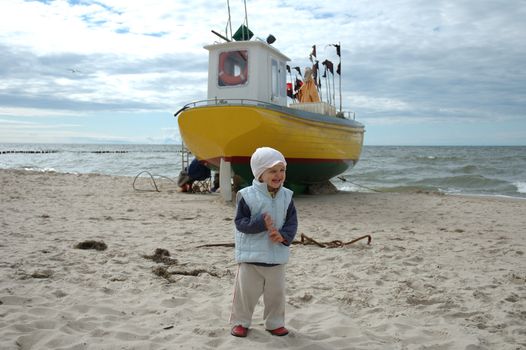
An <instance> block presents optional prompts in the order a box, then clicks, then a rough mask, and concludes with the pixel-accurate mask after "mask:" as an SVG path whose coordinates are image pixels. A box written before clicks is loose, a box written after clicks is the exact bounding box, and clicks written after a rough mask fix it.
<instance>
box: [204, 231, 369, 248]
mask: <svg viewBox="0 0 526 350" xmlns="http://www.w3.org/2000/svg"><path fill="white" fill-rule="evenodd" d="M365 238H367V244H371V240H372V237H371V235H364V236H361V237H358V238H355V239H353V240H352V241H349V242H343V241H340V240H334V241H330V242H318V241H316V240H315V239H313V238H310V237H309V236H307V235H305V234H303V233H302V234H300V240H299V241H298V240H294V241H293V242H292V244H300V245H316V246H318V247H320V248H342V247H345V246H348V245H351V244H353V243H356V242H358V241H360V240H362V239H365ZM234 246H235V245H234V243H211V244H203V245H199V246H197V247H196V248H204V247H234Z"/></svg>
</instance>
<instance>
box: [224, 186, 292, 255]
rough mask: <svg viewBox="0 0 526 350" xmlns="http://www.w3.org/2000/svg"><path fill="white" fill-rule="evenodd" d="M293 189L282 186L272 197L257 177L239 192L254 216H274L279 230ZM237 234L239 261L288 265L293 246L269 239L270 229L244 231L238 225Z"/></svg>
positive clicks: (238, 197)
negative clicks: (265, 214) (253, 231)
mask: <svg viewBox="0 0 526 350" xmlns="http://www.w3.org/2000/svg"><path fill="white" fill-rule="evenodd" d="M292 194H293V192H292V191H291V190H289V189H288V188H284V187H281V188H280V189H279V190H278V192H277V193H276V195H275V197H274V198H272V196H271V195H270V193H269V192H268V190H267V184H265V183H261V182H259V181H257V180H255V179H254V180H253V182H252V186H249V187H245V188H243V189H242V190H240V191H239V192H238V193H237V199H236V200H237V202H239V200H240V199H241V197H243V199H244V200H245V202H246V203H247V205H248V207H249V208H250V213H251V216H252V217H253V218H254V217H256V216H258V215H260V214H262V213H268V214H270V216H271V217H272V221H273V222H274V226H275V227H276V229H278V231H279V230H280V229H281V227H282V226H283V224H284V223H285V219H286V217H287V209H288V207H289V204H290V201H291V200H292ZM234 231H235V235H236V261H237V262H238V263H241V262H256V263H265V264H285V263H287V262H288V260H289V247H288V246H286V245H284V244H281V243H274V242H272V241H271V240H270V238H269V233H268V231H263V232H260V233H243V232H239V231H238V230H237V229H235V228H234Z"/></svg>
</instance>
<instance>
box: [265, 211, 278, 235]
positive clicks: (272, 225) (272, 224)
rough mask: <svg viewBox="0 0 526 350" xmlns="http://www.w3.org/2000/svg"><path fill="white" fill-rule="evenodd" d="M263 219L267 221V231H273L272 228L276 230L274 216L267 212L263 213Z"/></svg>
mask: <svg viewBox="0 0 526 350" xmlns="http://www.w3.org/2000/svg"><path fill="white" fill-rule="evenodd" d="M263 220H264V221H265V227H266V228H267V231H269V232H271V231H272V230H275V228H274V223H273V222H272V218H271V217H270V215H268V214H267V213H265V214H263Z"/></svg>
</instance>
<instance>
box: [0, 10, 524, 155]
mask: <svg viewBox="0 0 526 350" xmlns="http://www.w3.org/2000/svg"><path fill="white" fill-rule="evenodd" d="M230 8H231V17H232V26H233V28H234V31H235V30H236V28H237V27H238V26H239V25H240V24H241V23H242V22H243V20H244V5H243V1H242V0H231V1H230ZM247 11H248V23H249V27H250V29H251V30H252V31H253V32H254V33H255V35H256V36H258V37H261V38H266V37H267V35H268V34H269V33H272V34H273V35H274V36H276V38H277V41H276V42H275V43H274V44H273V45H274V46H275V47H276V48H278V49H279V50H281V51H282V52H284V53H285V54H286V55H287V56H289V57H290V58H291V59H292V62H290V64H291V65H292V66H301V67H305V66H306V65H307V64H308V62H309V61H308V55H309V53H310V51H311V47H312V45H317V48H318V50H317V51H318V58H322V59H323V58H324V57H328V58H330V59H331V58H332V57H333V56H334V48H333V47H331V46H327V45H328V44H332V43H336V42H340V43H341V47H342V60H343V61H342V75H343V81H342V87H343V93H342V94H343V106H344V109H346V110H352V111H354V112H356V118H357V120H359V121H361V122H362V123H364V124H365V126H366V130H367V131H366V138H365V143H366V144H367V145H526V20H525V18H526V1H524V0H483V1H478V0H435V1H427V0H391V1H379V0H364V1H362V0H359V1H358V0H342V1H311V0H302V1H292V0H281V1H275V0H265V1H263V0H257V1H256V0H252V1H250V0H249V1H247ZM227 21H228V11H227V1H226V0H224V1H219V0H217V1H213V0H206V1H202V0H192V1H180V0H172V1H170V0H158V1H155V0H148V1H146V0H134V1H129V0H98V1H82V0H75V1H61V0H57V1H52V0H47V1H21V0H0V143H4V142H14V143H19V142H44V143H49V142H60V143H110V142H131V143H167V142H178V140H179V139H180V137H179V133H178V130H177V121H176V119H175V118H173V113H174V112H175V111H177V110H178V109H179V108H180V107H182V106H183V105H184V104H186V103H188V102H191V101H194V100H200V99H205V98H206V81H207V60H208V56H207V51H206V50H204V49H203V46H204V45H207V44H210V43H213V42H214V41H216V40H218V38H217V37H216V36H214V35H213V34H212V33H211V30H212V29H213V30H215V31H217V32H221V33H224V31H225V28H226V24H227Z"/></svg>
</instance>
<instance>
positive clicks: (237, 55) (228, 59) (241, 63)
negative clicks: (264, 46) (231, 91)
mask: <svg viewBox="0 0 526 350" xmlns="http://www.w3.org/2000/svg"><path fill="white" fill-rule="evenodd" d="M217 71H218V77H217V78H218V80H217V83H218V84H219V86H237V85H244V84H246V83H247V81H248V51H247V50H238V51H228V52H221V53H220V54H219V67H218V70H217Z"/></svg>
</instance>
